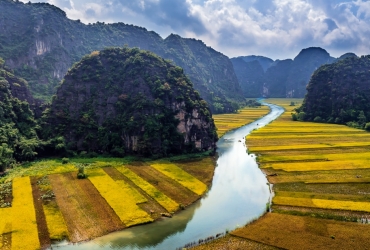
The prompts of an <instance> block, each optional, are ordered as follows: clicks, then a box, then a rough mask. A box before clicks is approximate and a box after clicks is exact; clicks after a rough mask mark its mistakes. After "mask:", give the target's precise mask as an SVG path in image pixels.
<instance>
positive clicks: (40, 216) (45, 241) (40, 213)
mask: <svg viewBox="0 0 370 250" xmlns="http://www.w3.org/2000/svg"><path fill="white" fill-rule="evenodd" d="M31 186H32V196H33V204H34V206H35V212H36V221H37V230H38V234H39V241H40V246H41V249H47V248H48V247H49V246H50V244H51V242H50V236H49V231H48V226H47V224H46V218H45V213H44V208H43V206H42V199H41V192H40V189H39V187H38V186H37V178H36V177H31Z"/></svg>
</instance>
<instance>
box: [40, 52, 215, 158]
mask: <svg viewBox="0 0 370 250" xmlns="http://www.w3.org/2000/svg"><path fill="white" fill-rule="evenodd" d="M43 137H44V138H63V139H64V140H65V141H62V140H59V141H58V144H57V147H56V149H57V150H58V149H59V150H64V149H66V150H68V151H69V152H71V153H72V152H87V153H95V154H102V153H107V154H113V155H117V156H122V155H125V154H127V153H132V152H136V153H139V154H144V155H158V156H161V155H168V154H173V153H175V154H176V153H184V152H193V151H199V150H209V149H213V148H214V146H215V142H216V141H217V134H216V130H215V126H214V123H213V119H212V117H211V114H210V110H209V108H208V105H207V103H206V102H205V101H204V100H202V99H201V98H200V95H199V93H198V92H197V91H194V89H193V86H192V83H191V82H190V80H189V79H188V78H187V77H186V76H185V75H184V73H183V70H182V69H181V68H180V67H177V66H174V65H173V64H172V63H171V62H168V61H166V60H164V59H162V58H159V57H158V56H156V55H154V54H153V53H151V52H148V51H142V50H139V49H136V48H134V49H129V48H108V49H105V50H103V51H101V52H98V51H95V52H93V53H92V54H90V55H88V56H85V57H84V58H83V59H82V60H81V61H80V62H78V63H76V64H75V65H74V66H73V67H72V68H71V69H70V70H69V71H68V72H67V75H66V76H65V79H64V80H63V81H62V84H61V85H60V87H59V89H58V91H57V95H56V97H55V98H54V99H53V102H52V105H51V108H50V109H47V110H46V112H45V114H44V124H43ZM48 150H52V149H48ZM49 153H51V152H49Z"/></svg>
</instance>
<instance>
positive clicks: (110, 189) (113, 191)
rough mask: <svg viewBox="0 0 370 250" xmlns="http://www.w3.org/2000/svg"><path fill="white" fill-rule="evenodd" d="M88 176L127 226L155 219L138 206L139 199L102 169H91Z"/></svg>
mask: <svg viewBox="0 0 370 250" xmlns="http://www.w3.org/2000/svg"><path fill="white" fill-rule="evenodd" d="M88 176H89V180H90V181H91V182H92V184H93V185H94V186H95V187H96V189H97V190H98V191H99V193H100V194H101V195H102V197H103V198H104V199H105V200H106V201H107V203H108V204H109V205H110V206H111V207H112V209H113V210H114V212H115V213H116V214H117V215H118V217H119V218H120V219H121V221H122V222H123V223H124V224H125V225H126V226H133V225H138V224H143V223H147V222H152V221H153V219H152V218H151V217H150V216H149V215H148V214H147V213H146V212H145V211H144V210H142V209H141V208H140V207H138V206H137V202H138V201H136V200H135V198H134V197H132V196H131V195H130V194H128V193H126V192H125V191H124V190H123V189H122V188H121V187H120V185H119V184H118V183H116V182H115V181H114V180H113V179H112V178H110V177H109V176H108V175H107V174H106V173H105V172H104V171H103V170H102V169H94V170H90V171H88Z"/></svg>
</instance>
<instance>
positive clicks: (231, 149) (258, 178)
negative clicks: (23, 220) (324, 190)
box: [53, 104, 284, 250]
mask: <svg viewBox="0 0 370 250" xmlns="http://www.w3.org/2000/svg"><path fill="white" fill-rule="evenodd" d="M265 105H268V106H269V107H270V110H271V111H270V113H269V114H268V115H266V116H264V117H263V118H261V119H259V120H257V121H255V122H253V123H251V124H248V125H246V126H243V127H241V128H239V129H236V130H234V131H230V132H228V133H226V134H225V135H224V136H223V137H222V138H221V139H220V140H219V141H218V143H217V147H218V149H217V152H218V154H219V158H218V160H217V167H216V169H215V173H214V177H213V181H212V186H211V188H210V190H209V191H208V192H207V194H206V195H205V196H204V197H203V198H202V199H200V200H199V201H197V202H196V203H195V204H193V205H191V206H189V207H187V208H186V209H185V210H184V211H181V212H180V213H178V214H176V215H175V216H174V217H173V218H165V219H163V220H160V221H156V222H154V223H151V224H148V225H143V226H137V227H132V228H128V229H125V230H123V231H119V232H115V233H111V234H108V235H105V236H103V237H100V238H97V239H94V240H92V241H89V242H85V243H80V244H75V245H63V244H59V245H53V249H55V248H57V249H68V250H70V249H161V250H162V249H166V250H167V249H176V248H180V247H182V246H184V245H185V244H187V243H189V242H194V241H196V242H197V241H198V240H199V239H204V238H206V237H209V236H212V235H216V234H218V233H224V232H225V231H226V230H233V229H235V228H237V227H240V226H243V225H245V224H246V223H248V222H250V221H252V220H253V219H256V218H258V217H259V216H261V215H262V214H263V213H264V212H265V211H266V204H267V203H268V202H269V198H270V191H269V185H268V183H267V179H266V177H265V175H264V174H263V173H262V172H261V170H260V169H259V168H258V165H257V163H256V156H255V155H254V154H248V153H247V146H246V145H245V144H244V142H245V140H244V138H245V136H247V135H248V134H249V133H250V132H251V131H253V130H254V129H258V128H261V127H263V126H265V125H267V124H268V123H270V122H271V121H273V120H275V119H276V118H277V117H279V116H280V115H281V114H282V113H283V112H284V109H283V108H281V107H279V106H276V105H271V104H265Z"/></svg>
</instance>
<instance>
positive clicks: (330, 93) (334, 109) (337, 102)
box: [300, 56, 370, 129]
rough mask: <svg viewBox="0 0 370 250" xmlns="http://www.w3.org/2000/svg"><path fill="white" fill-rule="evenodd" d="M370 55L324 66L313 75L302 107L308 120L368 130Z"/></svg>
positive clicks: (369, 118)
mask: <svg viewBox="0 0 370 250" xmlns="http://www.w3.org/2000/svg"><path fill="white" fill-rule="evenodd" d="M369 68H370V56H362V57H361V58H357V57H354V56H352V57H347V58H345V59H342V60H339V61H338V62H336V63H333V64H330V65H324V66H322V67H320V68H319V69H318V70H316V71H315V73H314V74H313V75H312V78H311V80H310V83H309V85H308V86H307V91H308V92H307V95H306V97H305V100H304V101H303V105H302V107H301V108H300V110H301V111H303V112H305V113H306V118H305V119H306V120H308V121H315V120H316V118H317V117H321V118H322V122H330V123H333V122H334V123H337V124H346V125H347V126H351V127H355V128H360V129H365V126H366V123H367V122H369V121H370V112H369V110H370V95H369V92H370V85H369V83H368V81H367V79H369V78H370V71H369Z"/></svg>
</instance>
